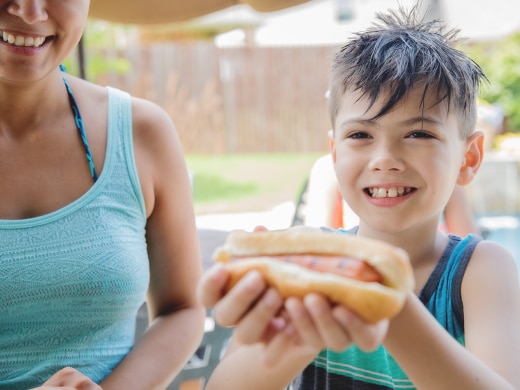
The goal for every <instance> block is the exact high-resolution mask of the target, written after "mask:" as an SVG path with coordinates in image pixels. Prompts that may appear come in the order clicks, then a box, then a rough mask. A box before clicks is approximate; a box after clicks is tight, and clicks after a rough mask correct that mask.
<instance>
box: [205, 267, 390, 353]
mask: <svg viewBox="0 0 520 390" xmlns="http://www.w3.org/2000/svg"><path fill="white" fill-rule="evenodd" d="M228 278H229V275H228V273H227V271H225V269H224V268H223V267H221V266H219V265H216V266H215V267H213V268H212V269H211V270H210V271H208V272H207V273H206V274H205V275H204V277H203V278H202V281H201V283H200V285H199V298H200V299H201V301H202V303H203V304H205V305H206V306H208V307H214V309H215V320H216V321H217V322H218V323H219V324H220V325H221V326H235V330H234V338H235V339H237V341H239V342H240V343H241V344H254V343H257V342H263V343H264V346H265V356H266V361H267V362H270V361H272V362H273V363H274V362H276V361H277V360H278V359H279V357H280V356H283V352H284V349H286V348H287V347H289V346H291V345H292V346H293V347H294V346H298V348H302V347H303V350H304V351H306V352H307V353H309V354H312V355H315V354H317V353H319V351H320V350H322V349H324V348H330V349H333V350H338V351H340V350H344V349H345V348H347V347H348V346H349V345H351V344H352V343H355V344H357V345H358V346H359V348H361V349H363V350H373V349H375V348H376V347H377V346H378V345H379V344H381V342H382V340H383V339H384V337H385V335H386V331H387V329H388V320H384V321H380V322H378V323H376V324H367V323H365V322H364V321H363V320H361V319H360V318H359V317H358V316H356V315H355V314H354V313H353V312H351V311H350V310H348V309H347V308H346V307H344V306H338V305H336V306H334V305H331V304H330V303H329V301H328V300H327V299H325V298H324V297H323V296H321V295H318V294H309V295H307V296H306V297H305V299H303V300H301V299H297V298H288V299H286V300H285V302H284V301H283V299H282V298H281V297H280V295H279V294H278V293H277V292H276V290H274V289H272V288H269V287H268V286H267V284H266V283H265V281H264V280H263V278H262V276H261V274H260V273H258V272H256V271H252V272H250V273H248V274H247V275H246V276H245V277H243V278H242V279H241V280H240V281H239V282H238V283H237V284H236V285H235V286H234V287H233V288H232V289H231V290H230V291H229V292H228V293H227V294H225V295H223V291H224V287H225V285H226V283H227V280H228ZM304 353H305V352H304Z"/></svg>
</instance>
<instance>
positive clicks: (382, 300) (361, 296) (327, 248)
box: [214, 226, 414, 322]
mask: <svg viewBox="0 0 520 390" xmlns="http://www.w3.org/2000/svg"><path fill="white" fill-rule="evenodd" d="M283 255H291V256H294V255H313V256H314V258H316V259H318V260H319V261H323V262H327V261H329V260H328V258H330V256H340V257H346V258H354V259H357V260H362V261H364V262H366V263H368V264H369V265H370V266H371V267H373V268H374V269H375V271H376V272H377V273H379V275H380V276H381V280H380V282H366V281H361V280H356V279H354V278H347V277H345V276H340V275H337V274H335V273H332V272H320V271H316V270H313V269H309V268H305V267H303V266H301V265H297V264H294V263H289V262H284V261H281V260H280V259H279V258H275V256H283ZM235 259H239V260H235ZM214 260H215V261H218V262H223V263H226V264H225V267H226V268H227V269H228V270H229V271H230V273H231V278H230V281H229V283H228V286H227V289H231V287H233V286H234V285H235V284H236V283H237V282H238V281H239V280H240V279H241V278H242V277H243V276H244V275H245V274H246V273H248V272H249V271H251V270H258V271H259V272H261V273H262V275H263V276H264V278H265V279H266V281H267V283H268V284H270V285H272V286H273V287H275V288H276V289H277V290H278V291H279V293H280V294H281V295H282V296H283V297H289V296H296V297H304V296H305V295H306V294H309V293H310V292H316V293H320V294H323V295H324V296H326V297H327V298H328V299H330V300H331V301H332V302H334V303H337V304H343V305H345V306H347V307H349V308H350V309H352V310H353V311H355V312H356V313H357V314H358V315H359V316H360V317H362V318H363V319H364V320H366V321H367V322H377V321H379V320H381V319H383V318H390V317H393V316H394V315H396V314H397V313H398V312H399V311H400V310H401V308H402V306H403V303H404V299H405V296H406V294H407V293H408V292H409V291H411V290H412V289H413V287H414V280H413V273H412V268H411V266H410V262H409V260H408V256H407V254H406V253H405V252H404V251H403V250H402V249H399V248H396V247H394V246H392V245H389V244H387V243H384V242H381V241H376V240H371V239H366V238H361V237H357V236H353V235H349V234H342V233H337V232H328V231H324V230H321V229H316V228H310V227H301V226H298V227H293V228H289V229H286V230H282V231H261V232H254V233H250V232H245V231H233V232H231V233H230V234H229V235H228V238H227V240H226V242H225V244H224V245H223V246H222V247H220V248H217V249H216V251H215V253H214Z"/></svg>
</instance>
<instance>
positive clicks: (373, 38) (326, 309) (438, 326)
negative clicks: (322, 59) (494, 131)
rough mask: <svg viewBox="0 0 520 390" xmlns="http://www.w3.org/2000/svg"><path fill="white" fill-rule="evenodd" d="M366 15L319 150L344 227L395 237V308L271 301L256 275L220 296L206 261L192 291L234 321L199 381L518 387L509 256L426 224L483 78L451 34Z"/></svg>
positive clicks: (217, 274) (515, 293) (454, 163)
mask: <svg viewBox="0 0 520 390" xmlns="http://www.w3.org/2000/svg"><path fill="white" fill-rule="evenodd" d="M378 18H379V20H380V24H378V25H375V26H374V27H372V28H371V29H369V30H367V31H365V32H363V33H360V34H358V35H357V36H356V37H355V38H354V39H353V40H351V41H350V42H348V43H347V44H346V45H345V46H344V47H343V48H342V49H341V50H340V51H339V52H338V53H337V55H336V56H335V58H334V60H333V66H332V77H331V85H330V90H331V96H330V101H329V111H330V115H331V119H332V125H333V131H334V134H333V140H332V145H331V154H332V158H333V161H334V167H335V171H336V175H337V177H338V182H339V186H340V188H341V191H342V194H343V196H344V198H345V200H346V202H347V203H348V204H349V206H350V207H351V208H352V209H353V210H354V212H355V213H356V214H357V215H358V216H359V218H360V222H359V226H358V227H357V228H355V229H353V231H352V233H353V234H357V235H359V236H364V237H369V238H374V239H379V240H383V241H386V242H389V243H390V244H393V245H396V246H399V247H401V248H404V249H405V250H406V251H407V252H408V254H409V257H410V260H411V262H412V266H413V268H414V276H415V280H416V289H415V291H414V293H411V294H409V296H408V297H407V299H406V302H405V305H404V308H403V309H402V311H401V312H400V313H399V314H398V315H397V316H396V317H394V318H393V319H391V320H390V321H382V322H380V323H378V324H375V325H368V324H365V323H363V322H362V321H361V320H360V319H359V318H358V317H356V316H355V314H354V313H352V312H350V311H348V308H345V307H341V306H335V307H334V306H331V305H329V304H328V303H327V302H326V301H325V299H324V298H323V297H321V296H318V295H315V294H310V295H308V296H307V297H305V299H303V300H298V299H295V298H289V299H287V300H285V301H282V300H281V298H280V297H279V295H278V294H277V293H276V291H273V290H272V289H270V288H268V287H267V286H266V285H265V282H264V281H263V280H262V278H261V277H260V276H259V275H258V274H256V273H251V274H249V275H247V276H246V277H244V278H243V279H242V280H241V282H240V283H239V284H238V285H236V286H235V288H233V289H232V290H231V291H230V292H229V293H228V294H226V295H225V296H222V294H221V291H222V286H223V285H224V283H225V282H226V278H227V274H226V273H225V271H224V270H223V269H221V268H218V267H216V268H215V269H214V270H212V271H211V272H210V273H208V274H207V275H206V276H205V277H204V278H203V279H202V282H201V284H200V286H199V294H200V297H201V299H202V301H203V302H204V303H205V304H206V305H207V306H214V307H215V315H216V319H217V321H219V322H220V323H221V324H223V325H227V326H231V325H234V326H235V332H234V339H233V341H232V343H231V345H230V347H229V349H228V351H227V353H226V355H225V357H224V359H223V360H222V361H221V363H220V364H219V366H218V367H217V368H216V370H215V371H214V373H213V375H212V378H211V379H210V381H209V383H208V387H207V388H208V389H210V390H212V389H228V390H229V389H249V390H251V389H284V388H286V387H287V386H288V385H289V384H290V383H292V386H293V388H295V389H320V390H322V389H346V388H348V389H396V388H406V389H410V388H420V389H430V388H431V389H472V390H475V389H487V390H489V389H513V388H519V387H520V370H518V367H517V362H518V361H519V359H520V332H519V331H518V325H519V324H520V310H519V307H520V305H519V304H520V301H519V297H520V294H519V289H518V286H519V282H518V276H517V270H516V267H515V262H514V259H513V258H512V256H511V254H509V253H508V252H507V251H506V250H505V249H504V248H502V247H500V246H499V245H497V244H495V243H492V242H487V241H481V240H480V239H479V238H477V237H476V236H473V235H469V236H467V237H466V238H464V239H462V238H460V237H457V236H447V235H445V234H444V233H442V232H440V231H439V229H438V224H439V218H440V216H441V213H442V211H443V208H444V206H445V205H446V203H447V201H448V199H449V197H450V195H451V193H452V191H453V189H454V188H455V186H456V185H466V184H468V183H469V182H471V180H472V179H473V177H474V175H475V174H476V173H477V171H478V169H479V166H480V164H481V161H482V152H483V148H482V145H483V137H482V134H481V133H480V132H474V128H475V121H476V106H475V99H476V96H477V91H478V86H479V83H480V81H481V80H483V79H484V75H483V74H482V72H481V70H480V68H479V67H478V65H476V64H475V63H474V62H472V61H471V60H470V59H469V58H467V57H466V56H465V55H464V54H463V53H461V52H459V51H457V50H455V49H454V48H453V47H452V46H451V45H452V43H453V38H454V36H455V34H454V32H447V33H445V32H444V31H443V29H442V27H440V26H439V23H438V22H428V23H423V22H419V21H417V11H416V9H413V10H412V11H411V12H410V13H408V14H407V13H405V12H404V11H403V10H400V11H399V12H393V11H390V12H389V13H388V14H385V15H379V16H378ZM354 344H355V345H354Z"/></svg>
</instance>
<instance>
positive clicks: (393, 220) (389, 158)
mask: <svg viewBox="0 0 520 390" xmlns="http://www.w3.org/2000/svg"><path fill="white" fill-rule="evenodd" d="M423 96H424V102H423V103H422V104H421V101H422V99H423ZM386 99H387V94H381V95H380V97H379V98H378V99H377V100H376V101H375V102H374V104H373V105H372V106H371V105H370V100H369V98H367V97H366V96H361V94H360V93H359V92H352V91H347V92H346V93H345V94H344V96H343V101H342V104H341V106H340V109H339V112H338V115H337V118H336V122H335V131H334V137H333V145H332V156H333V159H334V162H335V169H336V173H337V176H338V181H339V183H340V187H341V190H342V193H343V196H344V197H345V200H346V201H347V203H348V204H349V205H350V206H351V207H352V209H353V210H354V212H356V213H357V214H358V215H359V216H360V218H361V221H362V222H361V223H363V221H366V222H367V223H369V224H371V223H373V222H375V221H378V223H381V222H380V221H381V218H384V219H386V220H387V223H386V224H387V226H388V227H389V228H391V229H396V228H397V229H400V228H403V229H404V228H407V227H408V228H410V227H412V226H413V224H414V223H415V221H425V220H429V221H435V224H436V223H437V221H438V218H439V216H440V214H441V212H442V209H443V208H444V205H445V204H446V202H447V200H448V199H449V197H450V195H451V192H452V190H453V187H454V186H455V183H456V182H457V177H458V174H459V169H460V167H461V165H462V161H463V159H464V154H465V150H466V149H465V146H466V141H465V140H464V139H462V137H461V135H460V134H461V132H460V128H459V123H458V120H457V117H455V116H454V115H452V114H451V113H450V112H449V111H448V108H447V105H446V103H445V102H444V101H441V100H440V99H439V98H438V97H437V96H436V95H435V94H433V93H427V94H426V95H424V90H423V88H422V87H415V88H413V89H412V90H410V92H409V93H408V94H407V95H406V96H405V97H404V98H403V100H402V101H400V102H399V103H398V104H397V105H396V106H395V107H394V108H393V109H392V110H391V111H390V112H388V113H387V114H385V115H383V116H381V117H379V118H378V117H377V114H378V113H379V111H380V110H381V108H382V107H383V105H384V104H385V103H386ZM425 214H426V215H425ZM373 218H376V219H373ZM412 218H413V219H412ZM371 221H372V222H371Z"/></svg>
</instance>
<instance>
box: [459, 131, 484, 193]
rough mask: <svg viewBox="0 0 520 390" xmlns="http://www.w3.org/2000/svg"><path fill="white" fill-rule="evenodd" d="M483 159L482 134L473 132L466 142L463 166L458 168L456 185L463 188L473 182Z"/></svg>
mask: <svg viewBox="0 0 520 390" xmlns="http://www.w3.org/2000/svg"><path fill="white" fill-rule="evenodd" d="M483 158H484V134H483V133H482V132H481V131H475V132H474V133H473V134H471V136H470V137H469V138H468V140H467V142H466V154H465V155H464V164H463V165H462V166H461V167H460V171H459V177H458V179H457V184H458V185H461V186H464V185H467V184H469V183H471V181H472V180H473V178H474V177H475V175H476V174H477V172H478V170H479V169H480V165H481V164H482V159H483Z"/></svg>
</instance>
